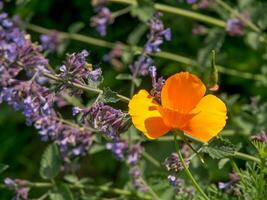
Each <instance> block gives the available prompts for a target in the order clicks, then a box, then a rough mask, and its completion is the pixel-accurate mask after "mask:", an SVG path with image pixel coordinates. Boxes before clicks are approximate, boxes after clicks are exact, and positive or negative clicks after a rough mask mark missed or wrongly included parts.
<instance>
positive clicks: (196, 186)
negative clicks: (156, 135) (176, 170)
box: [173, 133, 209, 200]
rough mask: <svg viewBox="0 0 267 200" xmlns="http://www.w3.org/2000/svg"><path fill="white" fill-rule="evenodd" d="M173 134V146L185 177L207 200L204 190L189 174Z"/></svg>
mask: <svg viewBox="0 0 267 200" xmlns="http://www.w3.org/2000/svg"><path fill="white" fill-rule="evenodd" d="M173 135H174V144H175V148H176V151H177V154H178V156H179V159H180V161H181V163H182V165H183V168H184V170H185V173H186V175H187V177H188V178H189V179H190V180H191V181H192V183H193V185H194V186H195V188H196V190H197V191H198V192H199V193H200V194H201V196H202V197H203V198H204V199H205V200H209V197H208V196H207V195H206V194H205V192H204V191H203V190H202V189H201V187H200V186H199V184H198V183H197V181H196V180H195V178H194V177H193V175H192V174H191V172H190V171H189V169H188V167H187V165H186V164H185V161H184V158H183V156H182V153H181V151H180V148H179V146H178V142H177V135H176V133H174V134H173Z"/></svg>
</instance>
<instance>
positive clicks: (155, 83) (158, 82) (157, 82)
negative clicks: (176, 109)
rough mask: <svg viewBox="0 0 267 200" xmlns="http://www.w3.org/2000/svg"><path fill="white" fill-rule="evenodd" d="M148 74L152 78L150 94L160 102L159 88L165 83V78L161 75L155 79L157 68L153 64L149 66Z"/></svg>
mask: <svg viewBox="0 0 267 200" xmlns="http://www.w3.org/2000/svg"><path fill="white" fill-rule="evenodd" d="M149 74H150V76H151V78H152V90H151V91H150V94H151V95H152V96H153V97H154V99H155V100H156V101H157V102H159V103H161V90H162V87H163V85H164V84H165V79H164V78H163V77H160V78H158V79H157V69H156V67H155V66H151V67H150V68H149Z"/></svg>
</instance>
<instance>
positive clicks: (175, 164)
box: [164, 153, 190, 172]
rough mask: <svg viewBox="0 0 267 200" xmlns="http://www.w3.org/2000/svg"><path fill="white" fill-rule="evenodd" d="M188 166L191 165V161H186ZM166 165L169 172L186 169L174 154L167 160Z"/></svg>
mask: <svg viewBox="0 0 267 200" xmlns="http://www.w3.org/2000/svg"><path fill="white" fill-rule="evenodd" d="M185 162H186V165H187V166H188V165H189V162H190V161H189V160H185ZM164 165H165V167H166V169H167V170H168V171H175V172H180V171H182V170H183V169H184V167H183V165H182V163H181V161H180V159H179V157H178V155H177V154H176V153H172V154H171V155H170V156H169V157H168V158H166V159H165V161H164Z"/></svg>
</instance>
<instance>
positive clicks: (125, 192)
mask: <svg viewBox="0 0 267 200" xmlns="http://www.w3.org/2000/svg"><path fill="white" fill-rule="evenodd" d="M22 186H25V187H31V188H51V187H53V184H52V183H48V182H35V183H34V182H27V183H25V184H23V185H22ZM69 187H70V188H71V189H88V190H100V191H103V192H107V193H108V192H110V193H114V194H118V195H124V196H137V197H139V198H141V199H146V200H152V198H151V197H150V196H148V195H144V194H142V193H139V192H135V193H133V192H131V191H129V190H125V189H120V188H111V187H109V186H93V185H69ZM0 188H7V186H6V185H4V184H0Z"/></svg>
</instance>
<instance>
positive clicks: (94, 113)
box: [82, 102, 125, 139]
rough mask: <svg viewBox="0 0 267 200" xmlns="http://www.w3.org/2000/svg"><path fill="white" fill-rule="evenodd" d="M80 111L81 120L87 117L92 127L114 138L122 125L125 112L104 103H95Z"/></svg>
mask: <svg viewBox="0 0 267 200" xmlns="http://www.w3.org/2000/svg"><path fill="white" fill-rule="evenodd" d="M82 112H83V116H82V121H85V119H87V121H88V123H89V124H90V125H91V126H92V127H93V128H95V129H97V130H100V131H102V132H103V133H104V134H105V135H106V136H107V137H109V138H111V139H116V138H117V137H118V136H119V134H120V131H121V130H122V128H123V127H124V120H123V119H124V117H125V114H124V113H123V112H122V111H121V110H116V109H114V108H112V107H111V106H108V105H105V104H104V103H101V102H99V103H95V104H94V105H92V106H91V107H90V108H85V109H83V110H82Z"/></svg>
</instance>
